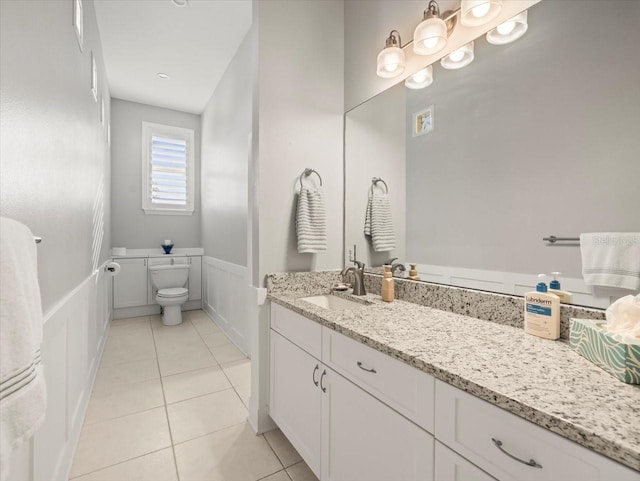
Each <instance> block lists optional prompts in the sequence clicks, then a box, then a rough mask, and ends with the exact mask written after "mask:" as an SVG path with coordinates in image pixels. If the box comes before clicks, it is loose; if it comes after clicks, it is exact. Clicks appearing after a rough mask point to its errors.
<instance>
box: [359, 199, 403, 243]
mask: <svg viewBox="0 0 640 481" xmlns="http://www.w3.org/2000/svg"><path fill="white" fill-rule="evenodd" d="M364 235H366V236H370V237H371V244H372V245H373V250H374V251H375V252H385V251H391V250H393V249H395V248H396V238H395V234H394V232H393V222H392V220H391V203H390V202H389V196H388V195H387V194H386V193H384V192H379V191H373V192H370V193H369V200H368V201H367V212H366V214H365V218H364Z"/></svg>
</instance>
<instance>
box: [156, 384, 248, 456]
mask: <svg viewBox="0 0 640 481" xmlns="http://www.w3.org/2000/svg"><path fill="white" fill-rule="evenodd" d="M167 412H168V414H169V425H170V426H171V435H172V436H173V442H174V443H181V442H184V441H187V440H189V439H193V438H196V437H198V436H202V435H204V434H209V433H213V432H215V431H218V430H220V429H223V428H227V427H229V426H233V425H236V424H239V423H242V422H244V421H245V420H246V419H247V408H246V407H245V406H244V405H243V404H242V401H240V398H239V397H238V395H237V394H236V393H235V391H234V390H233V389H227V390H226V391H220V392H216V393H212V394H207V395H205V396H200V397H196V398H193V399H188V400H186V401H181V402H178V403H175V404H169V405H168V406H167Z"/></svg>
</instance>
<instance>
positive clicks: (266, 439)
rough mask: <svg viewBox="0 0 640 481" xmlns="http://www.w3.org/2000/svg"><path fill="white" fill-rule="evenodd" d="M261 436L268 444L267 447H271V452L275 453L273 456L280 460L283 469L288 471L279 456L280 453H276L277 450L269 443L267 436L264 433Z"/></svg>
mask: <svg viewBox="0 0 640 481" xmlns="http://www.w3.org/2000/svg"><path fill="white" fill-rule="evenodd" d="M261 436H262V437H263V438H264V440H265V441H266V442H267V446H269V447H270V448H271V451H273V454H274V455H275V457H276V459H277V460H278V462H279V463H280V464H281V465H282V469H284V470H286V469H287V468H286V466H285V465H284V463H283V462H282V459H280V456H278V453H277V452H276V450H275V448H274V447H273V446H272V445H271V442H269V439H268V438H267V437H266V436H265V433H262V435H261Z"/></svg>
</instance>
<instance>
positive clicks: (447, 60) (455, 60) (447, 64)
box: [440, 40, 474, 70]
mask: <svg viewBox="0 0 640 481" xmlns="http://www.w3.org/2000/svg"><path fill="white" fill-rule="evenodd" d="M473 59H474V55H473V40H472V41H471V42H469V43H468V44H466V45H463V46H462V47H460V48H459V49H457V50H454V51H453V52H451V53H450V54H449V55H447V56H446V57H444V58H443V59H442V60H440V65H442V68H446V69H449V70H455V69H458V68H462V67H466V66H467V65H469V64H470V63H471V62H473Z"/></svg>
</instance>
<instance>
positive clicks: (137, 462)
mask: <svg viewBox="0 0 640 481" xmlns="http://www.w3.org/2000/svg"><path fill="white" fill-rule="evenodd" d="M72 481H178V475H177V473H176V465H175V462H174V460H173V450H172V449H171V448H167V449H163V450H161V451H156V452H155V453H151V454H147V455H145V456H142V457H139V458H135V459H132V460H131V461H125V462H124V463H121V464H116V465H114V466H110V467H108V468H105V469H101V470H100V471H95V472H93V473H91V474H86V475H84V476H80V477H78V478H73V480H72Z"/></svg>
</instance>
